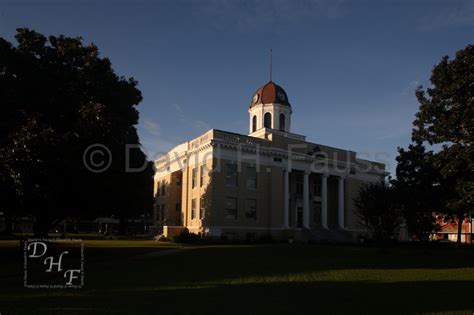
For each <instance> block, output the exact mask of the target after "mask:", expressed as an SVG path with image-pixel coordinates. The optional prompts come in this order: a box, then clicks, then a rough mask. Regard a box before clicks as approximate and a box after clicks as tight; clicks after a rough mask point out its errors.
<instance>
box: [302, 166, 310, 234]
mask: <svg viewBox="0 0 474 315" xmlns="http://www.w3.org/2000/svg"><path fill="white" fill-rule="evenodd" d="M303 227H304V228H306V229H309V173H308V172H304V177H303Z"/></svg>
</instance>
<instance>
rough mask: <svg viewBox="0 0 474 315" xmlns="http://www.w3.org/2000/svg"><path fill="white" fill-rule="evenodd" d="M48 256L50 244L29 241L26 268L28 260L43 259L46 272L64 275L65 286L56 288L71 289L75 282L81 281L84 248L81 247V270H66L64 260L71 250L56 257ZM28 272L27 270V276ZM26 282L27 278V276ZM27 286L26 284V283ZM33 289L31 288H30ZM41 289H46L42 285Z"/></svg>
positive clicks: (26, 248)
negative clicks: (76, 280)
mask: <svg viewBox="0 0 474 315" xmlns="http://www.w3.org/2000/svg"><path fill="white" fill-rule="evenodd" d="M47 254H48V244H47V243H46V242H44V241H39V240H35V241H29V242H28V244H27V246H25V268H26V265H27V264H26V258H28V259H43V265H45V267H44V271H45V272H48V273H52V272H57V273H61V272H62V273H63V278H64V279H65V280H64V284H63V285H59V286H58V285H55V286H54V287H71V286H73V281H74V280H75V279H79V276H80V275H81V273H82V247H81V269H67V270H64V269H65V268H64V265H63V258H64V257H66V255H69V254H70V252H69V250H64V251H61V252H59V253H55V254H54V255H47ZM26 272H27V270H26V269H25V275H26ZM25 280H26V276H25ZM25 284H26V282H25ZM29 287H31V286H29ZM40 287H45V286H44V285H40ZM76 287H77V286H76Z"/></svg>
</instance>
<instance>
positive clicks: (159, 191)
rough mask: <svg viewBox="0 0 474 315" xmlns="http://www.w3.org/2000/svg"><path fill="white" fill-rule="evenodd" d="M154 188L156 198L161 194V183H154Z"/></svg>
mask: <svg viewBox="0 0 474 315" xmlns="http://www.w3.org/2000/svg"><path fill="white" fill-rule="evenodd" d="M156 186H157V188H156V196H157V197H159V196H160V194H161V181H158V182H157V183H156Z"/></svg>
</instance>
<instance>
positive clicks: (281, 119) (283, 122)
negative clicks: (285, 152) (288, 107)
mask: <svg viewBox="0 0 474 315" xmlns="http://www.w3.org/2000/svg"><path fill="white" fill-rule="evenodd" d="M285 129H286V128H285V114H280V130H281V131H285Z"/></svg>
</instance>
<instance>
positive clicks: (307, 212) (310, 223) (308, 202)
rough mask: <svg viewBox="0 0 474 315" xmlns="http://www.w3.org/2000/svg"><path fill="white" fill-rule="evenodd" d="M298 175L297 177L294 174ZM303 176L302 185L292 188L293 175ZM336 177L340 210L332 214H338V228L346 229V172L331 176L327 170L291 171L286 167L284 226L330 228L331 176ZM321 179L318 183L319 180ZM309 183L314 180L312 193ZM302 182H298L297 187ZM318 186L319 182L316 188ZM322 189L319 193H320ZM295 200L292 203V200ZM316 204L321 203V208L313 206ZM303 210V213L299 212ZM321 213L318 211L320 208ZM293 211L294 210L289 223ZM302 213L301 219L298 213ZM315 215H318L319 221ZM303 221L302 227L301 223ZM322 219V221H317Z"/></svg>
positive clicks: (283, 190)
mask: <svg viewBox="0 0 474 315" xmlns="http://www.w3.org/2000/svg"><path fill="white" fill-rule="evenodd" d="M292 175H295V176H292ZM297 176H302V178H303V180H302V188H299V187H297V188H296V192H294V191H291V189H290V188H291V187H290V177H292V178H295V177H297ZM330 176H331V178H335V179H337V208H336V209H337V211H334V213H333V216H337V227H332V228H338V229H344V228H345V226H344V216H345V207H344V201H345V195H344V194H345V189H344V186H345V175H330V174H328V173H313V172H311V171H309V170H305V171H302V170H292V171H289V170H288V169H287V168H285V169H283V187H282V196H283V227H284V228H287V229H291V228H304V229H311V228H318V227H319V228H323V229H329V228H330V227H329V224H328V178H329V177H330ZM317 181H319V182H317ZM310 182H313V190H312V191H311V192H310V186H311V185H310ZM299 184H300V183H299V182H296V185H297V186H298V185H299ZM315 185H318V186H317V187H315ZM318 192H319V193H318ZM291 199H293V200H294V202H293V203H291V205H293V207H291V205H290V200H291ZM313 203H316V204H318V205H320V207H319V209H318V207H313V208H312V207H311V206H312V205H313ZM299 209H301V211H300V212H301V213H298V212H299ZM318 210H319V211H320V213H317V211H318ZM290 211H292V212H293V213H295V215H294V216H293V218H295V219H294V220H292V221H293V222H291V223H292V224H290V217H292V216H291V215H290ZM299 215H300V216H301V220H298V216H299ZM316 218H319V220H317V219H316ZM298 221H301V222H302V224H301V226H300V225H299V224H298ZM318 221H319V222H318Z"/></svg>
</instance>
